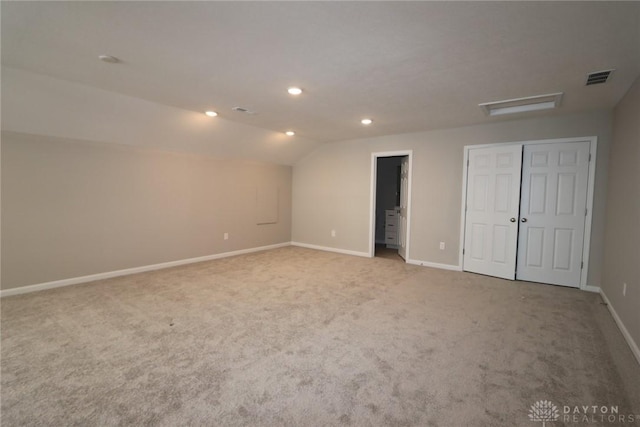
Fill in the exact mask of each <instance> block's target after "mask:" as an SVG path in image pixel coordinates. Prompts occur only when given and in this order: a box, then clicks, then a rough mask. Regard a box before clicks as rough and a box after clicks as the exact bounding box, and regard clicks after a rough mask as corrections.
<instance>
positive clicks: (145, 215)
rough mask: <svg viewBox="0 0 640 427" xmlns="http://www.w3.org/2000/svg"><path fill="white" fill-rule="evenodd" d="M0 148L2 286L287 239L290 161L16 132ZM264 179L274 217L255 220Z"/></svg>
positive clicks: (103, 270) (3, 136)
mask: <svg viewBox="0 0 640 427" xmlns="http://www.w3.org/2000/svg"><path fill="white" fill-rule="evenodd" d="M1 149H2V158H1V161H2V164H1V167H2V289H10V288H16V287H20V286H25V285H32V284H39V283H43V282H49V281H55V280H61V279H67V278H74V277H79V276H85V275H90V274H97V273H102V272H109V271H114V270H120V269H126V268H133V267H140V266H145V265H150V264H157V263H163V262H169V261H176V260H182V259H187V258H194V257H199V256H206V255H213V254H218V253H223V252H230V251H235V250H241V249H247V248H253V247H260V246H266V245H272V244H277V243H283V242H289V241H290V240H291V239H290V233H291V167H290V166H281V165H275V164H270V163H263V162H256V161H249V160H233V159H222V158H216V157H210V156H204V155H195V154H186V153H172V152H164V151H158V150H151V149H145V148H136V147H130V146H126V145H117V144H112V143H96V142H90V141H78V140H71V139H68V138H56V137H51V136H35V135H29V134H21V133H14V132H3V133H2V147H1ZM265 186H267V187H269V188H271V189H277V192H275V191H271V194H274V193H275V194H277V200H278V205H277V209H278V211H277V215H276V217H277V219H276V221H277V222H275V223H273V224H263V225H258V224H257V222H258V221H259V219H258V218H257V215H256V213H257V209H256V203H257V194H258V188H263V187H265ZM271 202H273V201H269V203H271ZM272 216H273V215H272ZM224 233H229V239H228V240H224V239H223V234H224Z"/></svg>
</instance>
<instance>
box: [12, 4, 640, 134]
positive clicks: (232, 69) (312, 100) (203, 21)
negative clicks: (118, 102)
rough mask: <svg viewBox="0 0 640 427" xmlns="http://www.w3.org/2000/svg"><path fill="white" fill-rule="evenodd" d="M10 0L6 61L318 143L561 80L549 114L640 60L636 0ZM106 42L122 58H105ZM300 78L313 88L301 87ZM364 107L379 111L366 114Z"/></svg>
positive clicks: (478, 113)
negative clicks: (367, 120)
mask: <svg viewBox="0 0 640 427" xmlns="http://www.w3.org/2000/svg"><path fill="white" fill-rule="evenodd" d="M1 8H2V9H1V14H2V63H3V65H7V66H10V67H13V68H18V69H24V70H28V71H32V72H36V73H40V74H45V75H49V76H52V77H56V78H60V79H64V80H68V81H72V82H77V83H82V84H84V85H89V86H93V87H96V88H100V89H104V90H108V91H113V92H116V93H120V94H125V95H128V96H133V97H137V98H142V99H145V100H149V101H153V102H156V103H159V104H164V105H168V106H172V107H178V108H182V109H186V110H192V111H198V112H201V111H204V110H206V109H215V110H217V111H218V112H219V113H220V116H221V117H222V118H224V119H228V120H232V121H237V122H240V123H244V124H248V125H252V126H257V127H261V128H264V129H269V130H274V131H284V130H287V129H293V130H295V131H296V132H297V135H299V136H300V137H303V138H306V139H309V140H315V141H318V142H327V141H337V140H346V139H353V138H361V137H368V136H380V135H389V134H399V133H406V132H416V131H423V130H430V129H437V128H447V127H455V126H463V125H469V124H476V123H482V122H488V121H495V120H505V118H489V117H486V116H485V115H484V113H483V112H482V110H481V109H480V108H479V107H478V106H477V104H479V103H482V102H488V101H495V100H501V99H509V98H518V97H525V96H531V95H538V94H546V93H551V92H560V91H562V92H565V97H564V100H563V104H562V107H561V108H560V109H559V110H558V111H557V112H554V113H553V114H564V113H570V112H577V111H581V110H588V109H594V108H609V107H613V106H614V105H615V104H616V103H617V102H618V101H619V100H620V98H621V97H622V96H623V95H624V93H625V92H626V90H627V89H628V88H629V86H630V85H631V83H632V82H633V81H634V80H635V78H636V77H637V76H638V75H639V74H640V3H638V2H620V3H619V2H590V3H583V2H544V3H542V2H540V3H538V2H495V3H493V2H488V3H487V2H470V3H468V2H4V1H3V2H2V6H1ZM100 54H109V55H114V56H117V57H118V58H120V59H121V60H122V63H119V64H107V63H104V62H101V61H99V60H98V59H97V57H98V55H100ZM608 68H615V69H616V70H617V71H616V72H615V73H614V75H613V79H612V80H611V81H610V82H609V83H607V84H604V85H599V86H590V87H585V86H584V81H585V78H586V74H587V73H588V72H591V71H599V70H603V69H608ZM292 85H298V86H300V87H302V88H303V89H304V93H303V94H302V95H301V96H300V97H298V98H293V97H291V96H290V95H288V94H287V93H286V89H287V87H289V86H292ZM234 106H242V107H246V108H249V109H251V110H255V111H256V112H257V113H258V114H256V115H246V114H242V113H237V112H233V111H231V108H232V107H234ZM540 114H545V113H540V112H538V113H529V114H528V116H531V115H540ZM547 114H548V113H547ZM363 117H371V118H373V119H374V121H375V122H374V124H373V125H372V126H370V127H363V126H362V125H360V124H359V121H360V119H361V118H363ZM517 117H518V118H520V117H525V116H524V115H520V116H517ZM511 118H515V117H511Z"/></svg>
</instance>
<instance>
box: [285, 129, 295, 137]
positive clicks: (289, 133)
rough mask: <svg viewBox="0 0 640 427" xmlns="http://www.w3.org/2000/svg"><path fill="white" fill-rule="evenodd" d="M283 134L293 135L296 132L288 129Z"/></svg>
mask: <svg viewBox="0 0 640 427" xmlns="http://www.w3.org/2000/svg"><path fill="white" fill-rule="evenodd" d="M284 134H285V135H287V136H293V135H295V134H296V133H295V132H294V131H292V130H288V131H286V132H285V133H284Z"/></svg>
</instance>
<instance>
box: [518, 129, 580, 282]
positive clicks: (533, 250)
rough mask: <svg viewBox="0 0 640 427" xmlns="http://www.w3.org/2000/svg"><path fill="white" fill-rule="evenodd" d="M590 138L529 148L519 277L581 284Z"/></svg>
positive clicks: (524, 175) (525, 158) (524, 173)
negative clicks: (582, 140)
mask: <svg viewBox="0 0 640 427" xmlns="http://www.w3.org/2000/svg"><path fill="white" fill-rule="evenodd" d="M589 148H590V145H589V142H588V141H585V142H566V143H555V144H532V145H525V146H524V154H523V161H522V164H523V166H522V196H521V204H520V232H519V238H518V263H517V266H518V273H517V274H516V278H517V279H518V280H528V281H533V282H541V283H551V284H554V285H565V286H574V287H579V286H580V275H581V268H582V248H583V243H584V224H585V216H586V206H587V185H588V180H589Z"/></svg>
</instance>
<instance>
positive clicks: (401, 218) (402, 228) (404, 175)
mask: <svg viewBox="0 0 640 427" xmlns="http://www.w3.org/2000/svg"><path fill="white" fill-rule="evenodd" d="M408 194H409V156H404V157H403V158H402V162H401V163H400V211H399V212H398V255H400V256H401V257H402V259H404V260H405V261H406V259H407V200H408Z"/></svg>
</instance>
